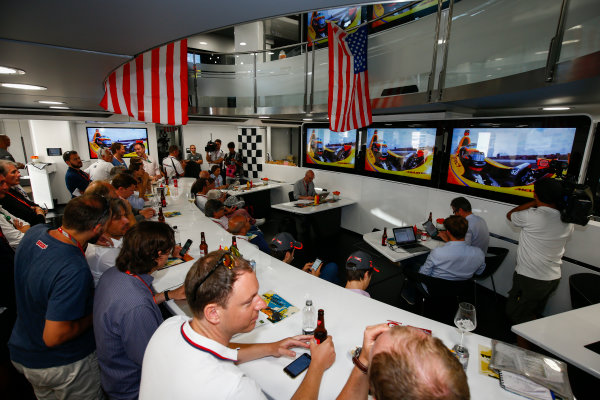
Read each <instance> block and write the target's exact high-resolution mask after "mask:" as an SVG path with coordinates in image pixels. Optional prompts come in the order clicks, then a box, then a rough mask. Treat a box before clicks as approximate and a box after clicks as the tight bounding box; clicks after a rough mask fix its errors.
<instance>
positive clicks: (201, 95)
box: [188, 0, 600, 115]
mask: <svg viewBox="0 0 600 400" xmlns="http://www.w3.org/2000/svg"><path fill="white" fill-rule="evenodd" d="M414 3H415V4H416V3H417V2H414ZM421 3H428V4H430V3H431V4H433V6H431V4H430V7H432V8H430V10H432V11H431V12H430V13H429V14H424V15H420V16H418V17H417V18H414V19H413V20H411V21H409V22H406V23H403V24H400V25H396V26H394V27H392V28H389V29H386V30H381V31H379V32H377V33H372V34H370V35H369V46H368V68H369V87H370V95H371V99H372V100H374V102H373V104H374V109H377V108H386V107H394V106H397V105H402V104H407V103H408V102H407V101H405V100H406V99H407V97H406V96H407V95H408V96H410V95H412V94H419V95H421V96H420V97H418V101H419V102H421V103H426V102H435V101H440V100H443V97H438V96H432V93H435V94H439V93H442V92H443V90H444V89H450V88H454V87H460V86H464V85H469V84H473V83H479V82H486V81H489V80H492V79H498V78H506V77H509V76H512V75H516V74H520V73H523V72H529V71H534V70H540V69H542V70H543V69H544V68H545V67H546V64H547V62H548V58H549V57H548V52H549V51H550V48H551V42H552V39H553V37H555V35H556V34H557V28H558V27H559V26H560V21H561V20H562V22H563V23H564V36H563V39H562V42H561V43H559V46H558V50H559V51H560V53H559V54H560V57H559V58H557V61H558V62H562V61H569V60H573V59H576V58H578V57H582V56H584V55H587V54H591V53H594V52H598V50H599V49H600V24H599V23H600V1H598V0H571V1H570V2H569V8H568V10H562V11H561V4H562V0H528V1H522V0H487V1H481V0H455V1H445V2H444V5H447V7H435V4H439V3H437V2H432V1H431V0H425V1H422V2H421ZM411 4H413V3H411ZM565 11H566V13H565ZM561 12H563V14H562V16H563V17H564V16H565V15H566V18H561ZM191 53H193V54H190V56H189V57H188V65H189V68H190V70H191V71H193V72H191V73H190V75H191V76H192V78H191V83H190V98H191V99H192V109H193V113H197V114H203V115H257V114H259V115H260V114H300V113H307V112H314V113H322V112H323V113H324V112H326V111H327V88H328V82H329V76H328V75H329V72H328V62H329V60H328V56H329V55H328V49H327V47H323V48H320V49H316V50H312V49H311V48H310V47H309V46H308V44H307V43H299V44H297V45H292V46H285V47H281V48H275V49H269V50H261V51H255V52H245V53H208V52H199V51H193V50H192V51H191ZM192 83H193V84H192ZM539 84H540V86H542V85H544V84H545V82H544V81H540V83H539ZM494 90H497V91H498V94H500V93H502V90H503V88H502V85H497V89H494ZM423 95H427V96H423ZM469 95H471V96H472V97H477V96H478V94H477V93H470V94H469ZM387 99H396V100H398V99H400V101H396V102H393V101H391V102H389V104H392V105H386V104H387V103H386V104H384V103H385V102H384V101H381V100H387ZM413 99H414V97H413Z"/></svg>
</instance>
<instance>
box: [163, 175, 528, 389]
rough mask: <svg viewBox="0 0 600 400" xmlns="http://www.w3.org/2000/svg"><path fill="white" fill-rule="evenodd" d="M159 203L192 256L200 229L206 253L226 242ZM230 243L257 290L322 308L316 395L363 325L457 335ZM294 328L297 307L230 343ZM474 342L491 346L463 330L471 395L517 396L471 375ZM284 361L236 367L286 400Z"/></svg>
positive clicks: (336, 375) (175, 276) (343, 376)
mask: <svg viewBox="0 0 600 400" xmlns="http://www.w3.org/2000/svg"><path fill="white" fill-rule="evenodd" d="M184 182H185V181H184ZM190 185H191V182H189V183H183V184H180V188H179V193H182V192H183V190H189V186H190ZM167 201H168V202H169V204H168V206H167V207H166V210H165V211H181V213H182V215H181V216H177V217H173V218H167V220H166V221H167V223H169V224H170V225H177V226H178V228H179V230H180V232H181V240H182V241H185V240H187V239H188V238H191V239H192V240H194V243H193V245H192V247H191V249H190V255H192V256H193V257H197V256H198V254H199V250H198V245H199V244H200V232H202V231H204V232H205V234H206V240H207V243H208V248H209V251H213V250H216V249H218V248H219V245H221V246H228V245H230V244H231V235H230V234H229V233H228V232H226V231H225V230H224V229H222V228H221V227H219V226H218V225H217V224H215V223H214V222H212V221H211V220H209V219H208V218H206V217H204V216H203V215H202V214H201V213H200V212H199V211H198V210H197V209H196V208H195V206H194V205H193V204H192V203H189V202H187V201H186V200H185V196H171V197H168V198H167ZM350 204H351V203H350ZM238 247H239V249H240V252H241V253H242V254H243V255H244V256H245V257H246V258H248V259H254V260H255V261H256V265H257V278H258V280H259V283H260V289H259V290H260V293H265V292H267V291H269V290H274V291H276V292H277V293H278V294H279V295H280V296H282V297H283V298H284V299H286V300H287V301H289V302H290V303H292V304H293V305H294V306H296V307H298V308H299V309H300V310H301V309H302V307H303V305H304V303H305V300H306V299H311V300H312V301H313V304H314V305H315V306H316V307H317V308H323V309H324V310H325V324H326V327H327V330H328V331H329V334H330V335H332V336H333V341H334V344H335V349H336V361H335V363H334V364H333V366H332V367H331V368H329V370H327V371H326V372H325V374H324V376H323V383H322V384H321V389H320V393H319V398H321V399H333V398H335V397H336V396H337V394H339V392H340V390H341V389H342V387H343V385H344V384H345V382H346V380H347V378H348V376H349V375H350V371H351V370H352V366H353V365H352V361H351V357H350V354H349V351H350V350H351V349H353V348H354V347H355V346H359V345H361V343H362V336H363V332H364V329H365V327H366V326H368V325H373V324H377V323H382V322H386V321H387V320H388V319H389V320H394V321H398V322H401V323H403V324H408V325H412V326H417V327H421V328H427V329H431V330H432V331H433V335H434V336H436V337H438V338H440V339H441V340H442V341H443V342H444V343H445V344H446V346H448V347H452V346H453V345H454V344H456V343H457V342H458V341H459V340H460V333H459V331H458V329H457V328H455V327H451V326H448V325H444V324H441V323H439V322H436V321H433V320H429V319H427V318H424V317H421V316H419V315H416V314H412V313H409V312H407V311H404V310H401V309H399V308H396V307H392V306H390V305H387V304H384V303H381V302H379V301H376V300H373V299H370V298H367V297H364V296H361V295H359V294H356V293H354V292H351V291H349V290H346V289H344V288H342V287H339V286H336V285H333V284H330V283H328V282H326V281H324V280H322V279H319V278H316V277H313V276H312V275H310V274H307V273H305V272H303V271H301V270H299V269H296V268H294V267H292V266H290V265H287V264H285V263H283V262H281V261H279V260H276V259H274V258H272V257H271V256H269V255H267V254H265V253H262V252H261V251H259V250H258V249H257V248H256V247H254V246H253V245H251V244H250V243H248V242H246V241H243V240H238ZM193 263H194V261H190V262H187V263H183V264H179V265H177V266H174V267H171V268H167V269H163V270H161V271H157V272H155V273H154V274H153V275H154V278H155V279H154V282H153V286H154V288H155V289H156V290H157V291H162V290H165V289H167V288H172V287H175V286H178V285H180V284H182V283H183V281H184V279H185V275H186V273H187V271H188V270H189V268H191V266H192V265H193ZM167 306H168V307H169V308H171V309H172V310H173V311H175V312H176V313H178V314H181V315H184V314H187V315H188V316H189V315H190V314H189V309H188V307H187V305H186V304H184V303H180V305H178V304H176V303H175V301H173V300H170V301H168V302H167ZM349 310H351V311H349ZM262 316H263V315H262V314H261V317H262ZM301 328H302V312H301V311H299V312H298V313H296V314H294V315H292V316H290V317H288V318H286V319H284V320H282V321H280V322H278V323H276V324H272V323H270V322H268V321H267V322H266V325H265V326H261V327H258V328H256V329H255V330H253V331H252V332H249V333H245V334H242V335H238V336H236V337H235V339H234V340H235V341H237V342H271V341H276V340H280V339H282V338H284V337H288V336H292V335H297V334H300V333H301ZM478 344H482V345H485V346H491V341H490V339H489V338H486V337H483V336H479V335H476V334H467V335H465V345H466V346H467V347H468V348H469V351H470V353H471V360H470V363H469V366H468V369H467V376H468V379H469V386H470V389H471V398H473V399H489V398H494V399H517V398H518V397H517V396H516V395H513V394H511V393H509V392H507V391H505V390H503V389H502V388H501V387H500V386H499V384H498V381H497V380H495V379H493V378H490V377H487V376H484V375H480V374H479V372H478V362H477V351H478V350H477V346H478ZM290 362H291V360H290V359H289V358H285V357H282V358H273V357H267V358H263V359H260V360H255V361H251V362H248V363H244V364H241V365H240V368H241V369H242V370H243V371H244V372H245V373H246V374H247V375H248V376H250V377H251V378H253V379H255V380H256V381H257V382H258V384H259V385H260V386H261V387H262V388H263V390H264V391H265V392H266V393H268V394H269V395H270V396H271V397H273V398H275V399H289V398H290V397H291V396H292V394H293V393H294V392H295V390H296V389H297V388H298V385H299V384H300V382H301V380H302V378H303V375H301V376H299V377H298V378H297V379H291V378H290V377H288V376H287V375H286V374H285V373H284V372H283V368H284V367H285V366H286V365H287V364H289V363H290Z"/></svg>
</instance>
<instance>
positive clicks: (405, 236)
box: [394, 226, 417, 245]
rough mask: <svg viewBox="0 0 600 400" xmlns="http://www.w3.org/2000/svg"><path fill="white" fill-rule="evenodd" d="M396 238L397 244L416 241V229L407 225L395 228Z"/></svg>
mask: <svg viewBox="0 0 600 400" xmlns="http://www.w3.org/2000/svg"><path fill="white" fill-rule="evenodd" d="M394 239H395V240H396V244H397V245H402V244H406V243H414V242H416V240H417V238H416V237H415V231H414V230H413V227H412V226H405V227H403V228H394Z"/></svg>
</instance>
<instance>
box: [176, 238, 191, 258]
mask: <svg viewBox="0 0 600 400" xmlns="http://www.w3.org/2000/svg"><path fill="white" fill-rule="evenodd" d="M191 245H192V239H188V240H187V241H186V242H185V244H184V245H183V247H182V248H181V250H180V251H179V257H181V258H183V256H185V255H186V254H187V252H188V250H189V249H190V246H191Z"/></svg>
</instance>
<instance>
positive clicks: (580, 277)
mask: <svg viewBox="0 0 600 400" xmlns="http://www.w3.org/2000/svg"><path fill="white" fill-rule="evenodd" d="M599 287H600V275H598V274H590V273H584V274H573V275H571V276H570V277H569V289H570V291H571V307H573V308H574V309H575V308H581V307H587V306H591V305H592V304H598V303H600V290H598V288H599Z"/></svg>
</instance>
